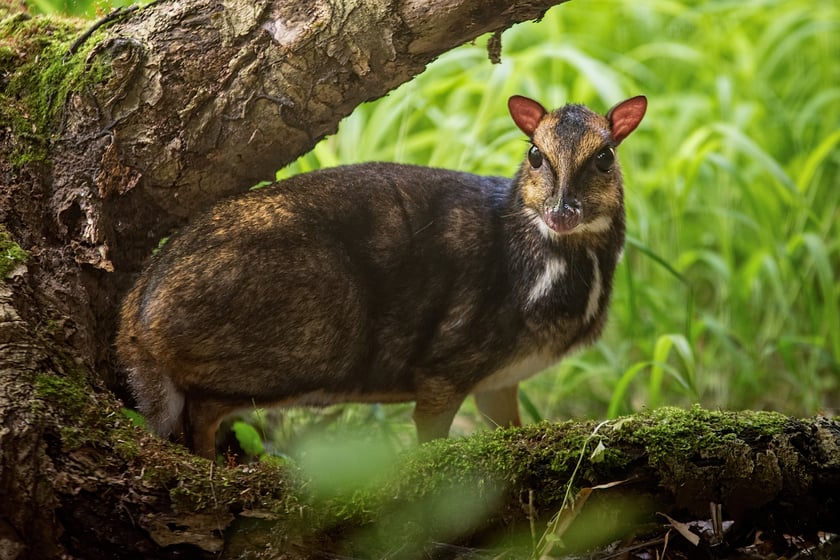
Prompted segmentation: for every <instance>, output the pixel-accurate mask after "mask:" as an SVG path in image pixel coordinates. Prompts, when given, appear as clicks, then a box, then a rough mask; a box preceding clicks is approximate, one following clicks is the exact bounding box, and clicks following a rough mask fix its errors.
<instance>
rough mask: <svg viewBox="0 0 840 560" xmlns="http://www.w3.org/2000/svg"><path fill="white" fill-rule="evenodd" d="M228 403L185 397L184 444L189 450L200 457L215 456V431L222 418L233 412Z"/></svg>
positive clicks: (211, 458)
mask: <svg viewBox="0 0 840 560" xmlns="http://www.w3.org/2000/svg"><path fill="white" fill-rule="evenodd" d="M233 410H234V409H233V408H231V406H230V405H228V404H225V403H221V402H218V401H214V400H212V399H208V400H204V399H195V398H190V397H187V403H186V414H187V418H186V423H185V424H186V426H185V436H186V444H187V447H189V448H190V450H191V451H192V452H193V453H195V454H196V455H198V456H200V457H204V458H205V459H210V460H211V461H212V460H214V459H215V458H216V431H217V430H218V429H219V424H220V423H221V422H222V418H224V416H225V415H226V414H228V413H230V412H233Z"/></svg>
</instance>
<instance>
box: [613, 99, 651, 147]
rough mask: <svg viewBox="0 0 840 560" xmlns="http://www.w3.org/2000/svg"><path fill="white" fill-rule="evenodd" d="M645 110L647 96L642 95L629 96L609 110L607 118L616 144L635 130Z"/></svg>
mask: <svg viewBox="0 0 840 560" xmlns="http://www.w3.org/2000/svg"><path fill="white" fill-rule="evenodd" d="M646 110H647V98H646V97H645V96H644V95H638V96H636V97H631V98H630V99H627V100H626V101H622V102H621V103H619V104H618V105H616V106H615V107H613V108H612V109H610V110H609V112H608V113H607V120H608V121H610V129H611V130H612V137H613V141H614V142H615V144H616V146H617V145H618V144H620V143H621V141H622V140H624V139H625V138H627V136H629V135H630V133H631V132H633V131H634V130H636V127H637V126H639V123H640V122H642V117H644V116H645V111H646Z"/></svg>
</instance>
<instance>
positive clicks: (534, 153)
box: [528, 146, 543, 169]
mask: <svg viewBox="0 0 840 560" xmlns="http://www.w3.org/2000/svg"><path fill="white" fill-rule="evenodd" d="M542 162H543V155H542V152H540V149H539V148H537V147H536V146H531V149H530V150H528V163H530V164H531V167H533V168H534V169H537V168H539V167H540V166H541V165H542Z"/></svg>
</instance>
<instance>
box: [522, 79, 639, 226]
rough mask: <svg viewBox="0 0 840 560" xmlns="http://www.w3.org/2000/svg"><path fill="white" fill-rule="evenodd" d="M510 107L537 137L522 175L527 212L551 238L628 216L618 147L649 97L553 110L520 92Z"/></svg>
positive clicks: (532, 144)
mask: <svg viewBox="0 0 840 560" xmlns="http://www.w3.org/2000/svg"><path fill="white" fill-rule="evenodd" d="M508 108H509V109H510V114H511V116H512V117H513V120H514V122H515V123H516V125H517V126H518V127H519V128H520V130H522V132H524V133H525V134H526V135H528V137H529V138H530V139H531V148H530V149H529V150H528V157H527V158H526V160H525V162H524V163H523V164H522V168H521V169H520V171H519V175H518V184H519V188H520V190H521V195H522V201H523V203H524V206H525V210H526V211H527V212H528V213H530V214H532V215H533V216H534V218H535V220H536V222H537V224H538V225H539V227H540V229H541V230H542V231H543V233H544V234H545V235H546V236H547V237H555V236H558V235H571V234H576V233H583V232H593V233H597V232H602V231H607V230H609V229H610V228H611V227H612V226H613V222H614V220H617V219H622V217H623V208H624V190H623V185H622V177H621V169H620V168H619V165H618V160H617V158H616V148H617V147H618V145H619V144H621V142H622V140H624V139H625V138H626V137H627V136H628V135H629V134H630V133H631V132H633V130H635V129H636V127H637V126H638V125H639V122H641V120H642V117H644V114H645V110H646V109H647V99H646V98H645V97H644V96H641V95H640V96H637V97H632V98H630V99H627V100H626V101H622V102H621V103H619V104H617V105H616V106H615V107H613V108H612V109H610V110H609V112H607V114H606V115H599V114H597V113H595V112H593V111H591V110H589V109H587V108H586V107H584V106H582V105H566V106H565V107H562V108H560V109H557V110H555V111H551V112H548V111H546V110H545V109H544V108H543V106H542V105H540V104H539V103H538V102H536V101H534V100H533V99H528V98H527V97H522V96H520V95H515V96H513V97H511V98H510V100H509V101H508Z"/></svg>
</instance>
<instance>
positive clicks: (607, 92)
mask: <svg viewBox="0 0 840 560" xmlns="http://www.w3.org/2000/svg"><path fill="white" fill-rule="evenodd" d="M484 45H485V40H479V41H477V42H476V44H474V45H467V46H464V47H462V48H459V49H456V50H454V51H452V52H450V53H447V54H446V55H444V56H442V57H440V58H439V59H438V60H437V61H436V62H434V63H433V64H431V65H429V67H428V69H427V70H426V72H424V73H423V74H422V75H420V76H418V77H417V78H416V79H415V80H413V81H411V82H409V83H407V84H405V85H403V86H402V87H400V88H399V89H398V90H396V91H394V92H392V93H390V94H389V95H388V96H386V97H384V98H382V99H380V100H378V101H376V102H373V103H370V104H365V105H363V106H361V107H359V108H358V109H357V110H356V111H355V112H354V113H353V114H352V115H351V116H349V117H348V118H347V119H345V120H344V121H343V123H342V124H341V128H340V131H339V133H338V134H336V135H335V136H333V137H330V138H327V139H326V140H324V141H323V142H321V143H320V144H319V145H318V146H317V147H316V148H315V149H314V150H313V151H312V152H311V153H310V154H308V155H306V156H304V157H303V158H301V159H300V160H299V161H297V162H296V163H294V164H293V165H291V166H289V167H287V168H286V169H283V170H282V171H280V172H279V173H278V176H279V177H281V178H282V177H287V176H289V175H292V174H296V173H299V172H303V171H309V170H312V169H315V168H318V167H323V166H332V165H337V164H341V163H351V162H358V161H369V160H385V161H399V162H412V163H419V164H424V165H432V166H440V167H448V168H453V169H460V170H466V171H473V172H477V173H486V174H501V175H512V174H513V172H514V170H515V169H516V167H517V165H518V163H519V161H520V160H521V158H522V157H523V155H524V151H525V147H526V144H525V143H524V142H523V137H522V135H521V133H520V132H519V131H518V130H517V129H516V127H515V126H514V125H513V123H512V121H511V120H510V118H509V117H508V115H507V112H506V100H507V97H508V96H509V95H512V94H514V93H521V94H525V95H528V96H532V97H534V98H537V99H539V100H541V101H542V102H543V104H544V105H546V106H551V107H554V106H559V105H561V104H563V103H566V102H570V101H573V102H581V103H586V104H587V105H589V106H591V107H593V108H595V109H597V110H600V111H604V110H606V109H608V108H609V107H610V106H612V105H613V104H614V103H616V102H617V101H619V100H621V99H623V98H625V97H629V96H632V95H636V94H639V93H644V94H645V95H647V96H648V98H649V103H650V105H649V110H648V114H647V116H646V117H645V120H644V121H643V123H642V125H641V126H640V128H639V129H638V130H637V131H636V132H634V133H633V135H632V136H631V137H630V138H629V139H628V140H627V141H626V142H625V143H624V144H623V145H622V147H621V150H620V157H621V161H622V166H623V168H624V173H625V182H626V192H627V214H628V234H629V240H628V245H627V251H626V253H625V258H624V260H623V262H622V264H621V265H620V267H619V270H618V272H617V275H616V283H615V285H616V289H615V295H614V299H613V304H612V308H611V312H610V321H609V325H608V327H607V329H606V332H605V334H604V336H603V338H602V339H601V340H600V341H599V342H598V343H597V344H596V345H595V346H593V347H592V348H590V349H587V350H585V351H582V352H579V353H577V354H575V355H574V356H570V357H568V358H567V359H566V360H564V361H563V362H562V363H561V364H560V365H558V366H557V367H555V368H553V369H551V370H550V371H548V372H545V373H543V374H542V375H539V376H537V377H535V378H533V379H531V380H529V381H528V382H526V383H525V384H524V386H523V393H524V399H523V401H524V402H525V403H526V404H528V405H529V406H528V407H527V410H528V411H529V413H528V414H527V417H529V418H532V419H533V418H548V419H564V418H569V417H578V418H603V417H607V416H609V417H613V416H616V415H619V414H624V413H628V412H632V411H637V410H640V409H643V408H649V407H655V406H659V405H663V404H671V405H679V406H686V405H690V404H692V403H699V404H701V405H702V406H704V407H709V408H725V409H742V408H752V409H773V410H777V411H780V412H783V413H787V414H794V415H810V414H814V413H817V412H819V411H827V412H832V413H837V411H838V409H840V282H838V277H840V227H838V222H840V210H838V208H840V181H838V172H840V155H839V154H840V148H839V147H838V144H840V130H838V128H840V5H838V4H837V3H836V2H827V3H822V4H820V6H819V9H814V6H813V4H812V3H808V2H795V1H785V2H782V1H778V2H776V1H737V2H736V1H731V0H710V1H706V2H682V3H677V2H671V1H666V0H659V1H657V0H646V1H641V2H631V1H629V0H620V1H619V0H591V1H590V0H574V1H573V2H570V3H568V4H565V5H562V6H559V7H557V8H554V9H552V10H550V11H549V12H548V14H547V15H546V17H545V18H544V19H543V20H542V21H541V22H539V23H528V24H522V25H518V26H515V27H514V28H512V29H510V30H508V31H506V32H505V33H504V36H503V53H502V64H500V65H492V64H490V62H489V61H488V58H487V55H486V51H485V49H484ZM364 410H368V409H367V408H365V409H364ZM312 415H314V413H307V414H303V415H301V414H300V413H296V416H294V417H295V418H298V419H299V420H300V421H301V422H311V421H312V420H313V419H312V418H311V416H312ZM334 423H335V424H337V425H339V426H345V427H351V426H358V425H362V426H368V427H373V426H377V428H376V429H380V428H379V427H381V429H382V430H395V429H396V431H397V432H398V433H400V434H403V433H408V432H409V431H410V412H409V408H408V407H396V408H387V412H386V413H384V414H383V413H382V412H381V411H379V412H376V413H366V412H360V411H359V409H358V407H348V408H347V409H346V412H345V413H344V414H343V415H339V416H338V419H337V420H335V421H334ZM475 425H477V415H476V414H475V412H474V409H473V407H472V405H471V404H467V405H466V406H465V407H464V409H463V410H462V415H461V416H460V417H459V418H458V420H457V421H456V431H469V430H471V429H473V427H474V426H475ZM284 430H286V431H287V432H288V431H290V428H289V427H288V426H286V427H285V428H284ZM291 431H293V430H291Z"/></svg>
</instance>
